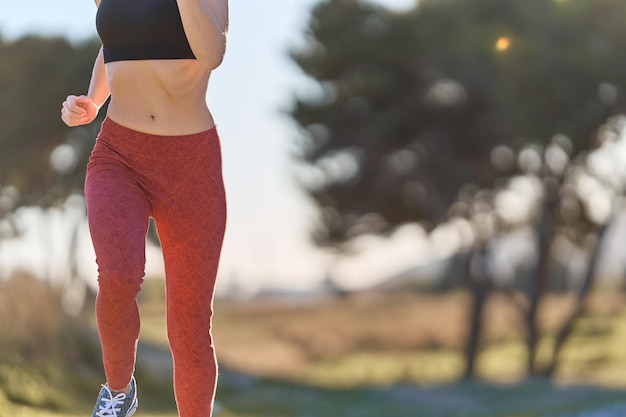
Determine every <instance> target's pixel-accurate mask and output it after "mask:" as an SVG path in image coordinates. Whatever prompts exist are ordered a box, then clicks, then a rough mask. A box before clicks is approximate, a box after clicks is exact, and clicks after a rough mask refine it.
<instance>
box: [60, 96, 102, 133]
mask: <svg viewBox="0 0 626 417" xmlns="http://www.w3.org/2000/svg"><path fill="white" fill-rule="evenodd" d="M98 110H99V108H98V106H97V105H96V103H94V101H93V100H92V99H90V98H89V97H87V96H68V97H67V99H66V100H65V101H64V102H63V107H62V108H61V119H62V120H63V121H64V122H65V124H66V125H68V126H80V125H86V124H89V123H91V122H93V120H94V119H95V118H96V116H97V115H98Z"/></svg>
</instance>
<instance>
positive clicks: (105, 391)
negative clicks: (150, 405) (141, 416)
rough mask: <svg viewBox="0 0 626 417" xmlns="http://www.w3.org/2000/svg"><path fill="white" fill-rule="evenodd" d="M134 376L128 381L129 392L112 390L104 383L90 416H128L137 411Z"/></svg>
mask: <svg viewBox="0 0 626 417" xmlns="http://www.w3.org/2000/svg"><path fill="white" fill-rule="evenodd" d="M137 404H138V402H137V390H136V389H135V377H133V379H131V381H130V394H128V395H126V394H124V393H123V392H113V391H111V390H110V389H109V387H108V385H106V384H104V385H103V386H102V389H101V390H100V394H99V395H98V400H97V401H96V406H95V407H94V409H93V413H92V414H91V417H130V416H132V415H133V414H135V411H137Z"/></svg>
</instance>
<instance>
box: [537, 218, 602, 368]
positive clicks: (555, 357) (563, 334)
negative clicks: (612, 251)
mask: <svg viewBox="0 0 626 417" xmlns="http://www.w3.org/2000/svg"><path fill="white" fill-rule="evenodd" d="M609 224H610V223H607V224H604V225H602V226H600V227H599V228H598V230H597V232H596V239H597V240H596V245H595V247H594V248H593V252H592V254H591V258H590V259H589V263H588V264H587V270H586V271H585V276H584V278H583V283H582V285H581V287H580V289H579V290H578V294H577V297H576V308H575V309H574V311H573V312H572V315H571V316H570V317H569V318H568V320H567V322H565V324H564V325H563V327H561V330H560V331H559V333H558V334H557V335H556V340H555V344H554V350H553V353H552V361H551V362H550V364H549V365H548V367H547V368H546V371H545V374H546V375H547V376H549V377H553V376H554V374H555V373H556V371H557V366H558V363H559V357H560V355H561V352H562V350H563V346H564V345H565V342H566V341H567V339H568V338H569V336H570V335H571V333H572V331H573V330H574V325H575V324H576V320H578V319H579V318H580V317H582V316H583V315H584V314H585V301H586V300H587V297H588V295H589V292H590V291H591V289H592V288H593V285H594V283H595V278H596V270H597V268H598V261H599V259H600V255H601V253H602V242H603V241H604V238H605V236H606V231H607V229H608V225H609Z"/></svg>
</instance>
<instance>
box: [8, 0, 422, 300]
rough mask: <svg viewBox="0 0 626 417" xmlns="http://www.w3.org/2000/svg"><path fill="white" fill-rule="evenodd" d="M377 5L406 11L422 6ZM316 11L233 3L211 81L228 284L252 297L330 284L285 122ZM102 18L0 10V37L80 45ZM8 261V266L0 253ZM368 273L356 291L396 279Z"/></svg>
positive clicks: (21, 6) (268, 0)
mask: <svg viewBox="0 0 626 417" xmlns="http://www.w3.org/2000/svg"><path fill="white" fill-rule="evenodd" d="M378 2H379V3H381V4H383V5H385V6H387V7H390V8H395V9H403V8H408V7H410V6H412V5H413V4H414V3H415V0H378ZM315 3H316V0H264V1H249V0H244V1H237V0H231V2H230V8H231V16H230V17H231V26H230V35H229V47H228V48H229V49H228V51H227V56H226V59H225V61H224V63H223V64H222V66H221V67H220V68H218V70H216V71H215V73H214V75H213V77H212V79H211V86H210V90H209V97H208V101H209V105H210V107H211V109H212V111H213V113H214V115H215V118H216V120H217V123H218V126H219V128H220V133H221V136H222V142H223V152H224V174H225V181H226V186H227V189H228V198H229V223H228V231H227V237H226V242H225V246H224V252H223V262H222V266H221V269H220V271H221V278H220V279H221V281H222V283H224V282H228V281H229V280H232V279H235V280H237V281H238V284H239V285H241V286H251V287H253V288H256V287H260V286H290V287H295V288H306V287H309V286H311V285H314V284H315V283H317V282H319V280H320V279H322V278H323V277H324V275H325V273H326V270H327V269H328V266H329V264H330V262H331V260H330V258H329V257H328V256H327V255H325V254H324V253H323V252H321V251H320V250H318V249H315V248H313V247H311V245H310V244H309V243H308V237H307V236H308V232H307V230H308V228H309V226H310V224H311V219H312V218H313V216H314V213H315V212H314V210H313V208H312V207H311V205H310V204H309V203H308V202H307V200H306V198H305V196H304V195H303V194H302V193H301V192H300V191H299V190H298V189H297V187H296V186H295V185H294V184H293V182H292V178H293V177H292V175H291V170H292V169H293V162H292V161H290V160H289V157H288V155H289V153H290V150H291V149H292V146H293V145H292V144H293V143H294V141H293V138H294V137H295V136H296V135H297V134H298V133H297V131H296V128H295V126H294V125H293V123H292V122H291V121H290V120H289V119H288V118H287V117H286V116H284V115H282V114H281V109H285V108H286V107H287V106H288V105H289V103H290V98H291V97H292V96H293V94H294V92H295V91H298V90H300V91H301V90H302V89H303V88H305V87H306V85H307V80H306V79H305V78H304V76H303V75H302V74H300V73H299V72H298V70H297V68H296V67H295V66H294V65H293V64H292V63H291V62H290V61H289V59H288V57H287V50H288V48H289V47H290V46H292V45H294V44H296V43H297V42H298V40H299V39H301V33H302V31H303V28H304V26H305V24H306V22H307V19H308V11H309V9H310V7H311V6H312V5H313V4H315ZM94 15H95V6H94V4H93V1H91V0H60V1H50V0H26V1H2V2H1V3H0V33H1V34H2V35H3V37H4V38H5V39H14V38H17V37H20V36H23V35H25V34H29V33H36V34H52V35H64V36H67V37H69V38H71V39H73V40H76V41H80V40H81V39H85V38H89V37H92V36H96V33H95V29H94V24H93V19H94ZM69 93H82V92H68V94H69ZM405 234H406V233H405ZM418 234H419V233H418ZM409 239H410V238H409ZM4 251H5V253H8V252H7V251H6V248H5V249H4ZM379 253H380V252H379ZM11 256H13V255H11ZM408 256H412V255H408ZM3 259H6V256H5V257H2V254H1V253H0V261H2V260H3ZM380 263H381V264H389V262H384V260H381V261H380ZM348 269H350V268H348ZM353 269H354V268H353ZM367 270H368V271H369V278H367V277H366V276H361V277H358V275H359V273H358V272H352V273H351V276H352V278H348V277H346V282H347V283H350V282H348V281H350V280H351V279H352V280H357V281H355V282H352V284H353V285H358V284H359V283H361V284H363V283H365V282H367V280H368V279H369V280H370V281H371V280H375V279H376V278H379V277H380V275H384V274H387V273H388V272H389V271H387V270H385V268H384V267H382V266H378V267H376V266H372V265H371V264H370V265H368V267H367ZM365 275H367V274H365Z"/></svg>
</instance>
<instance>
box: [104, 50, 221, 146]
mask: <svg viewBox="0 0 626 417" xmlns="http://www.w3.org/2000/svg"><path fill="white" fill-rule="evenodd" d="M106 72H107V79H108V83H109V89H110V91H111V101H110V103H109V108H108V112H107V116H108V117H110V118H111V119H112V120H113V121H115V122H116V123H119V124H120V125H123V126H126V127H128V128H130V129H133V130H137V131H140V132H144V133H150V134H154V135H165V136H171V135H188V134H194V133H199V132H204V131H207V130H209V129H211V128H212V127H213V126H214V120H213V116H212V115H211V112H210V111H209V109H208V106H207V103H206V93H207V88H208V82H209V76H210V72H207V71H206V70H205V69H204V68H202V67H201V66H200V64H199V63H198V62H197V61H195V60H191V59H173V60H146V61H116V62H109V63H107V64H106Z"/></svg>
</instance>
